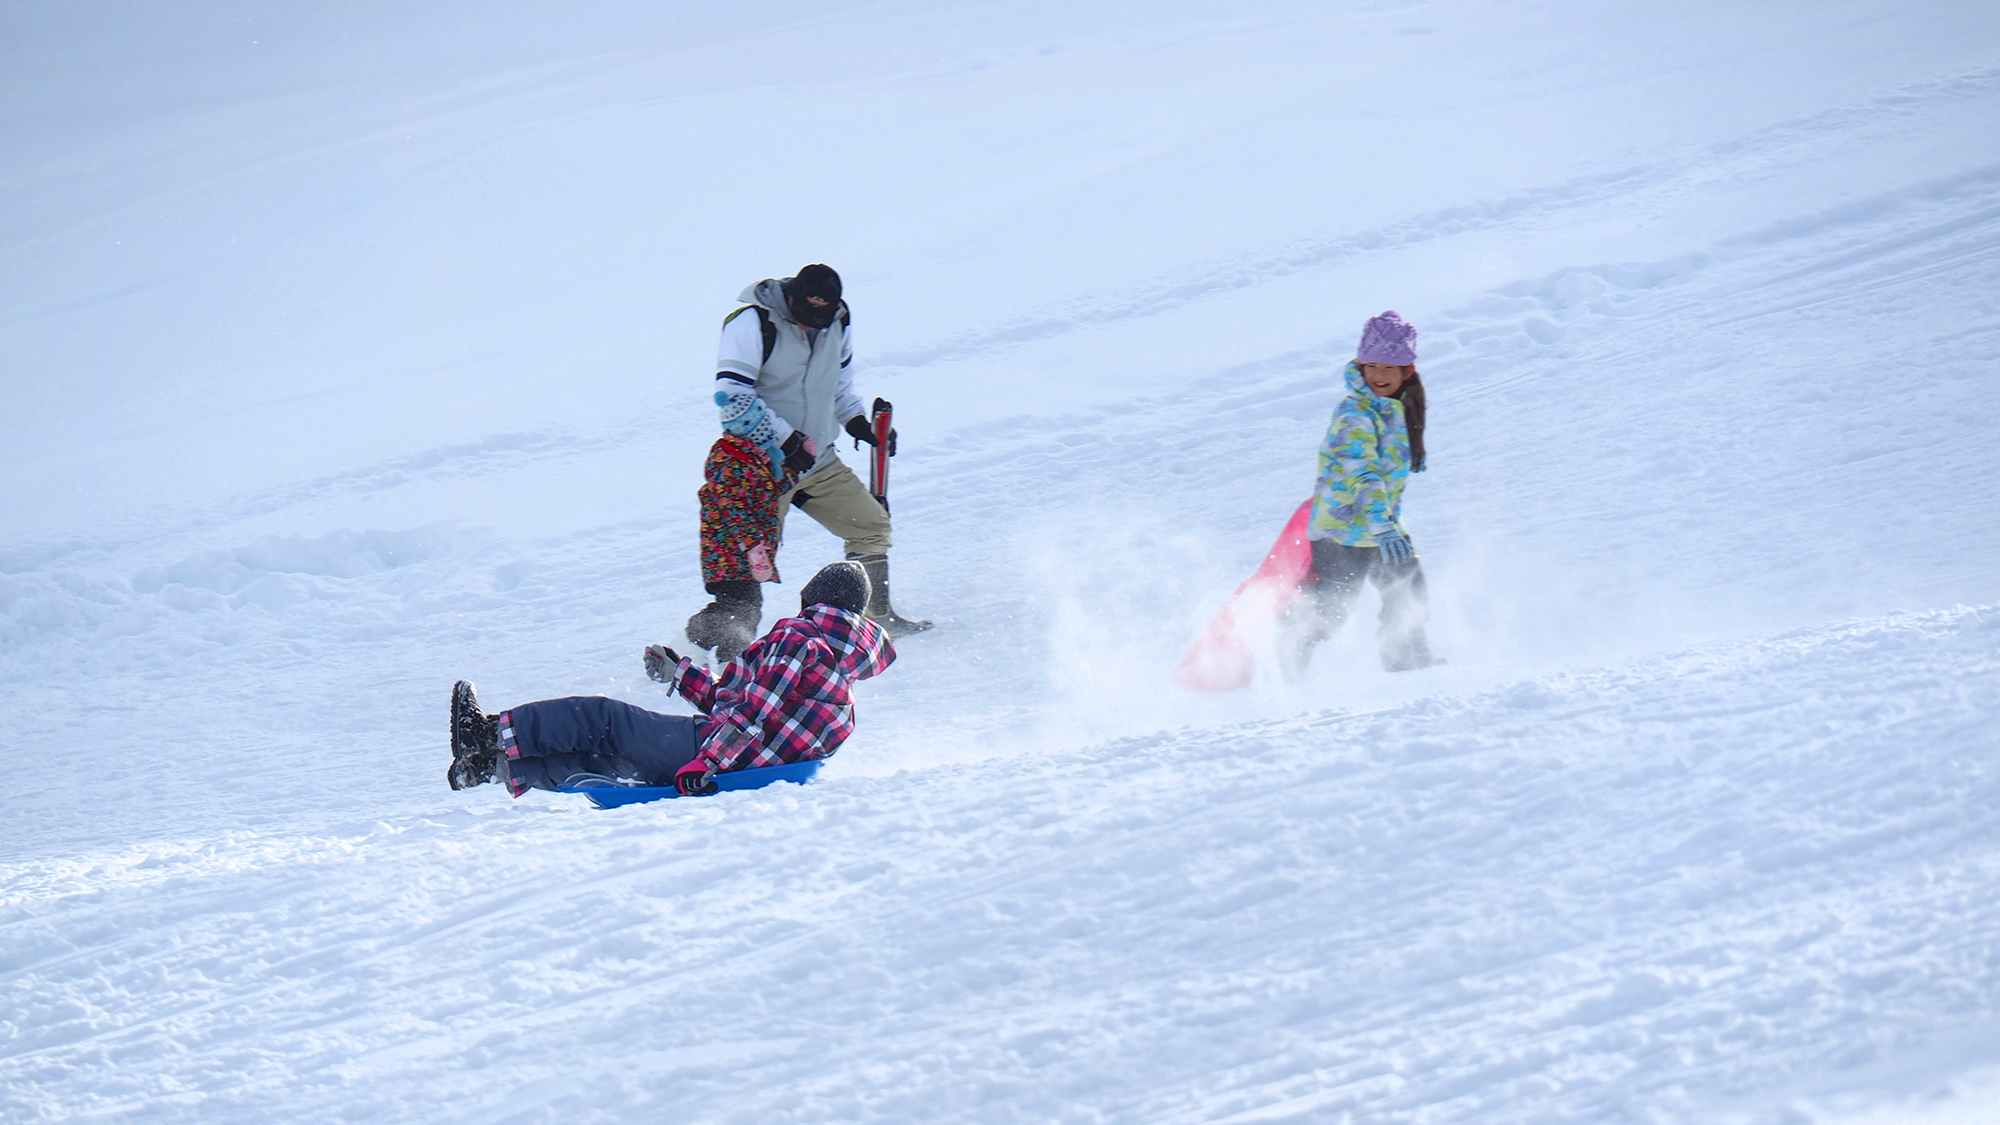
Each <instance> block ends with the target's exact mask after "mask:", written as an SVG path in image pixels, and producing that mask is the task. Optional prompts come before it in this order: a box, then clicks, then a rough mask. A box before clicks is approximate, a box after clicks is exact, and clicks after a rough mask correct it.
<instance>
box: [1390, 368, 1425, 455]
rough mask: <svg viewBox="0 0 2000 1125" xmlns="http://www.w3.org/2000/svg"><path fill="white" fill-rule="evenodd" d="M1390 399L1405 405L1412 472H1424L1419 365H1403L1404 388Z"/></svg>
mask: <svg viewBox="0 0 2000 1125" xmlns="http://www.w3.org/2000/svg"><path fill="white" fill-rule="evenodd" d="M1389 397H1390V398H1393V399H1399V400H1401V402H1402V404H1403V425H1404V426H1405V427H1407V428H1408V429H1409V431H1410V471H1411V472H1413V473H1421V472H1423V471H1424V381H1423V379H1421V378H1419V377H1418V376H1417V365H1416V364H1414V363H1406V364H1404V365H1403V386H1402V387H1401V389H1399V390H1398V391H1397V392H1396V393H1395V394H1393V395H1390V396H1389Z"/></svg>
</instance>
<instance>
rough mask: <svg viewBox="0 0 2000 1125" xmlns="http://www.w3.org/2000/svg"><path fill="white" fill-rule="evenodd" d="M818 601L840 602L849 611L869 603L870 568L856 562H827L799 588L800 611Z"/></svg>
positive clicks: (853, 611) (864, 607)
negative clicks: (864, 568) (866, 568)
mask: <svg viewBox="0 0 2000 1125" xmlns="http://www.w3.org/2000/svg"><path fill="white" fill-rule="evenodd" d="M816 605H830V606H838V607H839V608H841V609H844V610H846V611H847V612H849V613H860V612H861V611H862V610H864V609H866V608H867V607H868V572H867V571H865V570H863V569H861V564H860V563H857V562H837V563H828V564H827V565H826V566H824V567H821V568H820V572H819V573H818V574H815V575H813V576H812V580H811V581H810V582H807V583H806V585H805V589H803V590H800V591H799V612H800V613H804V612H805V611H806V610H809V609H811V608H812V607H814V606H816Z"/></svg>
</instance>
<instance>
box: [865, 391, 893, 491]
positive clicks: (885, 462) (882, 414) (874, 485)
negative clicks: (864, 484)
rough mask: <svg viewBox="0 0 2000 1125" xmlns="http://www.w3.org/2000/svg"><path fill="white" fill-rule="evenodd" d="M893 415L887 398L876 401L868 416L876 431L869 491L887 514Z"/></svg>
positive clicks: (870, 454)
mask: <svg viewBox="0 0 2000 1125" xmlns="http://www.w3.org/2000/svg"><path fill="white" fill-rule="evenodd" d="M893 414H894V408H893V407H891V406H890V405H889V400H888V399H886V398H878V399H876V400H875V409H874V410H872V411H870V412H869V414H868V421H869V424H870V426H871V427H872V428H873V429H874V431H875V447H874V448H873V449H872V450H870V451H869V458H868V491H869V492H872V493H874V494H875V499H876V501H877V502H879V503H880V504H881V505H882V510H883V511H885V512H886V511H888V510H889V431H890V429H891V428H892V427H891V426H890V425H889V419H890V418H891V417H892V416H893Z"/></svg>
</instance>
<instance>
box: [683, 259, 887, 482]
mask: <svg viewBox="0 0 2000 1125" xmlns="http://www.w3.org/2000/svg"><path fill="white" fill-rule="evenodd" d="M739 299H740V300H742V301H743V302H744V303H745V306H746V307H744V308H741V309H738V310H736V311H735V312H733V313H731V314H729V318H728V319H727V320H724V321H723V322H722V347H721V350H720V352H719V353H718V354H717V356H716V360H715V402H716V406H717V408H718V409H719V410H720V411H721V413H722V422H723V428H724V429H725V430H728V431H729V432H730V433H741V434H743V436H746V437H752V435H753V434H755V435H756V436H755V437H753V438H752V439H753V440H757V438H761V437H762V434H763V433H765V432H768V433H769V434H770V435H771V437H772V439H773V440H772V442H771V444H772V445H776V444H781V443H783V442H784V441H785V439H787V438H789V437H791V436H792V433H793V431H795V430H800V431H804V433H805V435H806V436H807V437H810V438H811V439H813V442H814V443H815V444H816V445H818V447H819V461H818V463H819V464H825V463H826V462H827V461H828V460H829V459H831V458H832V457H833V455H834V445H835V443H836V442H837V441H838V439H839V438H840V435H841V427H842V426H844V425H845V424H846V422H847V420H848V419H849V418H853V417H855V416H856V415H858V414H861V413H863V410H862V406H861V396H860V395H858V394H856V393H855V391H854V369H853V366H852V364H853V362H854V329H853V327H852V326H851V325H849V324H847V323H845V321H846V320H847V318H846V317H845V316H843V317H840V318H838V319H836V320H835V321H834V322H833V323H832V324H831V325H829V326H827V327H826V328H822V329H817V330H815V329H810V328H807V327H805V326H804V325H802V324H800V323H799V322H797V321H795V320H793V319H792V314H791V310H790V309H788V308H786V307H785V291H784V283H783V282H782V281H779V280H777V279H775V278H766V279H764V280H763V281H760V282H758V283H757V284H755V285H752V286H750V287H749V288H747V289H745V290H744V291H743V295H742V296H741V297H740V298H739ZM752 305H754V306H757V307H759V308H762V309H763V310H764V311H765V314H766V315H767V316H769V317H770V320H771V324H772V326H773V327H774V328H776V329H777V340H776V343H775V344H774V345H773V346H772V348H771V358H770V359H765V358H764V331H763V327H762V324H761V322H760V321H759V320H758V318H757V316H756V314H755V312H754V311H753V310H752V309H751V308H749V307H748V306H752ZM765 425H768V430H764V429H763V427H764V426H765ZM758 444H760V445H761V444H764V443H763V442H762V441H759V442H758Z"/></svg>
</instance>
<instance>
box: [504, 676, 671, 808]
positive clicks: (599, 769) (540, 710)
mask: <svg viewBox="0 0 2000 1125" xmlns="http://www.w3.org/2000/svg"><path fill="white" fill-rule="evenodd" d="M505 718H506V720H507V721H506V722H505V723H503V724H502V727H503V730H502V734H501V745H502V747H503V748H504V749H505V751H506V754H507V761H506V764H505V768H506V770H507V775H508V786H507V787H508V789H509V790H510V791H512V792H513V794H514V796H516V797H518V796H520V795H521V794H523V793H525V792H527V791H528V790H530V789H561V788H562V787H563V786H564V785H566V784H571V783H574V782H577V781H587V780H589V779H591V778H592V777H610V778H621V779H629V780H632V781H638V782H641V783H643V784H646V785H672V784H673V783H674V771H676V770H678V769H680V768H681V767H682V766H684V765H687V764H688V762H690V761H692V760H693V759H694V756H695V753H696V751H698V750H700V749H701V739H700V737H699V736H698V734H697V733H696V724H697V723H699V722H700V721H701V720H700V719H698V718H696V717H695V716H693V715H659V714H655V713H653V712H651V711H647V710H645V709H643V708H639V707H634V706H632V705H631V704H630V703H621V702H619V701H618V700H616V699H608V698H606V697H604V696H601V695H577V696H571V697H570V698H568V699H544V700H542V701H541V702H539V703H524V704H522V705H521V706H519V707H516V708H514V709H513V710H511V711H508V712H507V713H506V716H505ZM509 732H511V734H510V733H509Z"/></svg>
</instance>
